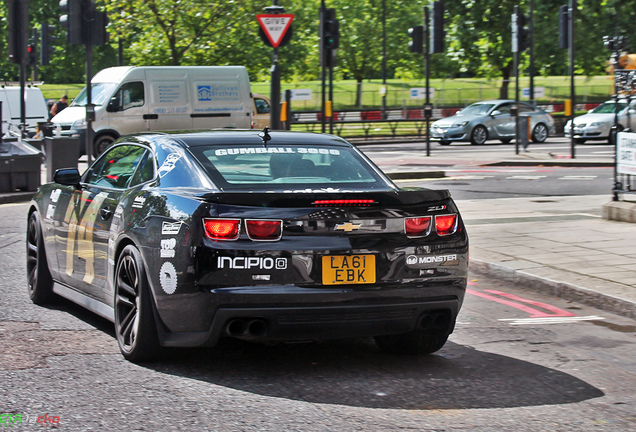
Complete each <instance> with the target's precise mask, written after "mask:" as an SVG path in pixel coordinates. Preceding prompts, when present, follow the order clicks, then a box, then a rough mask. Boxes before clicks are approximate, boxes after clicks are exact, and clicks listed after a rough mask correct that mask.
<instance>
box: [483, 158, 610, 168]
mask: <svg viewBox="0 0 636 432" xmlns="http://www.w3.org/2000/svg"><path fill="white" fill-rule="evenodd" d="M614 165H615V163H614V162H613V161H611V162H610V161H585V160H577V159H549V160H548V159H528V160H502V161H497V162H491V163H485V164H482V166H549V167H592V168H599V167H600V168H607V167H613V166H614Z"/></svg>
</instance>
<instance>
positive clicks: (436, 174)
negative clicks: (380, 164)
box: [386, 171, 446, 180]
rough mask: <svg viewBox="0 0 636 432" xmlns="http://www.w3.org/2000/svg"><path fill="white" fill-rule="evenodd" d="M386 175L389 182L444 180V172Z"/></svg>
mask: <svg viewBox="0 0 636 432" xmlns="http://www.w3.org/2000/svg"><path fill="white" fill-rule="evenodd" d="M386 175H387V176H388V177H389V178H390V179H391V180H409V179H421V178H444V177H446V172H445V171H412V172H408V171H396V172H388V173H386Z"/></svg>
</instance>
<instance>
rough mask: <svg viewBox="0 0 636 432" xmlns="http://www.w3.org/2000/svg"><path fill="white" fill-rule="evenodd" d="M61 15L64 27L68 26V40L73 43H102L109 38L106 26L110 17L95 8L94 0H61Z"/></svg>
mask: <svg viewBox="0 0 636 432" xmlns="http://www.w3.org/2000/svg"><path fill="white" fill-rule="evenodd" d="M60 9H61V10H62V13H63V14H64V15H62V16H60V23H61V24H62V27H64V28H66V31H67V40H68V43H69V44H71V45H84V44H87V43H90V44H91V45H102V44H105V43H106V42H107V40H108V33H107V32H106V26H107V25H108V17H107V15H106V13H105V12H98V11H97V10H95V2H94V1H92V0H61V1H60Z"/></svg>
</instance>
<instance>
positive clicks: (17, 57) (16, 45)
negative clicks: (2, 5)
mask: <svg viewBox="0 0 636 432" xmlns="http://www.w3.org/2000/svg"><path fill="white" fill-rule="evenodd" d="M7 20H8V25H9V29H8V30H9V38H8V39H9V40H8V44H9V61H10V62H11V63H20V62H22V60H23V59H25V54H26V45H27V38H28V34H29V29H28V27H29V2H28V0H9V3H8V15H7Z"/></svg>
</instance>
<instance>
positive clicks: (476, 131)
mask: <svg viewBox="0 0 636 432" xmlns="http://www.w3.org/2000/svg"><path fill="white" fill-rule="evenodd" d="M486 140H488V130H487V129H486V128H485V127H484V126H482V125H477V126H475V127H474V128H473V131H472V132H471V133H470V143H471V144H473V145H482V144H483V143H485V142H486Z"/></svg>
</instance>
